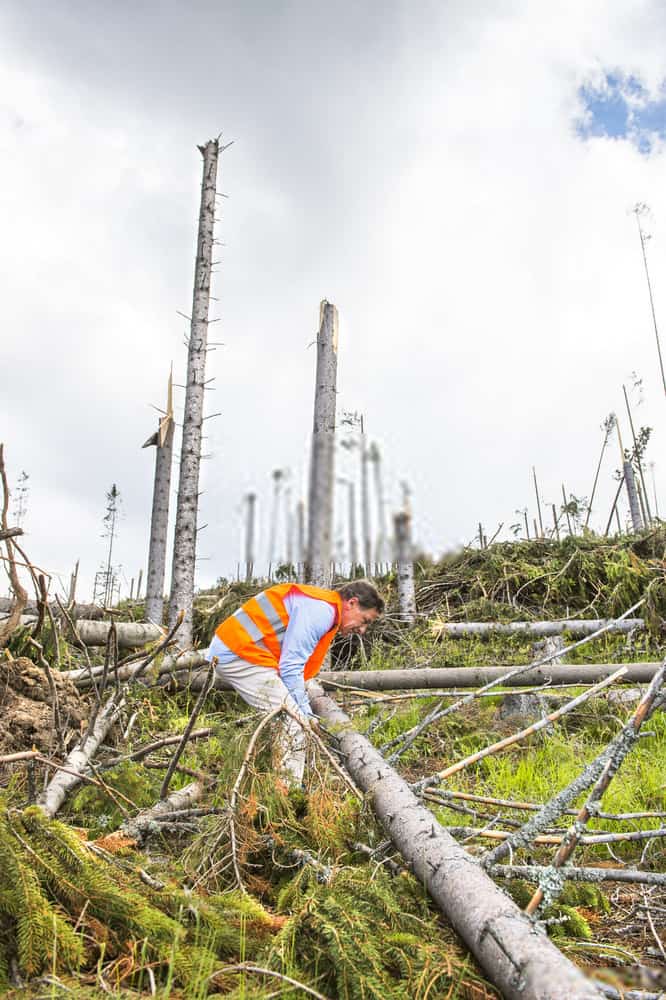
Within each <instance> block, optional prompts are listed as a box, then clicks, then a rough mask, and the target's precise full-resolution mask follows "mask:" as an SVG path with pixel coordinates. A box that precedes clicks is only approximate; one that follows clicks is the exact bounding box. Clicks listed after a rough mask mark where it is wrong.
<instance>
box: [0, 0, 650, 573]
mask: <svg viewBox="0 0 666 1000" xmlns="http://www.w3.org/2000/svg"><path fill="white" fill-rule="evenodd" d="M307 8H308V10H309V12H310V13H309V15H308V17H307V18H305V19H304V20H303V18H302V17H301V15H302V14H303V13H304V10H305V6H304V5H300V4H293V5H291V6H290V7H289V8H288V9H287V10H286V13H284V12H283V14H282V15H281V17H280V18H279V19H276V21H275V23H273V22H271V26H270V30H269V27H268V26H267V25H266V24H264V25H263V26H262V24H261V23H260V22H258V23H256V24H254V23H253V18H252V16H251V14H250V13H248V14H247V15H246V16H241V15H238V16H236V17H235V19H234V18H233V17H231V15H230V14H229V13H228V12H226V13H224V14H220V13H218V12H216V8H214V7H210V8H209V7H208V5H206V4H202V5H201V9H202V11H204V10H205V13H206V15H207V17H208V18H209V21H208V32H209V34H210V38H206V39H203V40H202V46H203V47H204V54H203V56H202V58H201V59H200V60H197V58H196V56H195V55H194V50H193V47H192V46H191V45H190V44H189V43H190V40H191V37H192V34H191V33H192V32H193V30H194V28H193V25H192V23H191V22H190V21H189V20H187V19H184V20H183V19H181V20H180V21H179V19H178V18H177V17H175V16H173V10H171V14H170V15H169V16H167V15H165V18H164V20H163V22H161V23H160V25H158V27H157V28H156V33H155V35H154V36H151V35H150V33H149V31H148V27H147V23H146V22H145V21H144V20H143V15H141V14H139V13H137V14H136V24H135V25H134V32H133V33H134V36H135V37H134V41H132V42H130V41H129V39H128V37H127V27H128V26H127V24H123V25H122V26H121V25H120V21H118V23H116V21H115V17H114V13H113V11H112V10H110V9H109V8H108V7H107V6H106V5H101V4H100V5H99V7H98V8H97V18H96V22H97V23H93V20H94V19H90V18H83V19H81V20H80V21H77V22H76V25H75V29H76V30H75V32H74V28H73V27H72V26H70V27H72V32H74V34H73V37H74V40H73V41H71V42H68V41H67V38H63V39H60V40H59V39H58V37H57V35H56V32H57V30H58V26H57V25H56V26H55V27H54V28H53V34H54V37H53V38H46V36H39V35H34V34H31V33H30V31H29V30H28V28H30V27H34V25H31V24H30V19H29V18H28V15H27V14H26V13H25V11H21V13H20V14H19V13H18V10H19V8H17V12H16V14H15V16H13V17H11V18H9V17H8V18H7V23H6V28H7V30H8V32H9V34H10V35H12V37H13V38H14V43H15V47H16V49H17V52H16V53H15V56H14V58H13V59H12V58H8V59H5V60H4V62H3V65H2V69H0V74H1V76H0V93H2V94H3V102H2V107H1V108H0V151H1V153H2V156H3V167H4V169H3V174H4V181H3V186H2V188H1V189H0V212H2V216H3V220H4V233H5V238H4V239H3V241H2V245H1V246H0V267H2V271H3V274H4V276H5V282H6V288H7V290H8V293H7V295H6V296H5V302H4V310H3V312H4V315H3V326H4V329H5V333H4V334H3V344H2V348H1V349H0V350H1V356H2V373H1V374H0V379H1V392H0V427H1V428H2V433H1V435H0V436H1V437H2V438H3V439H4V441H5V444H6V458H7V461H8V464H9V467H10V471H11V473H12V474H13V477H14V478H16V476H17V475H18V473H19V471H20V469H22V468H25V469H26V470H27V471H28V472H29V473H30V475H31V486H32V490H31V499H30V507H29V514H28V526H29V528H30V531H31V536H30V539H29V548H30V552H31V554H32V555H33V557H34V558H35V560H36V561H38V562H41V563H42V564H47V565H49V566H53V567H54V568H56V567H57V568H58V569H59V570H63V569H67V567H68V566H69V565H70V563H73V561H74V559H75V558H76V557H77V556H79V555H80V556H81V557H82V578H83V580H84V582H85V581H87V583H88V585H89V583H90V581H91V579H92V575H93V573H94V570H95V568H96V566H97V564H98V563H99V561H100V560H101V558H102V555H103V549H104V545H103V542H101V540H100V539H99V534H100V532H101V527H100V525H101V517H102V514H103V509H104V493H105V491H106V490H107V489H108V488H109V486H110V484H111V483H112V482H117V483H118V485H119V487H120V489H121V492H122V493H123V495H124V498H125V511H126V517H125V520H124V522H123V523H122V524H121V529H120V534H119V548H118V558H119V560H120V561H121V562H122V563H123V565H124V566H126V567H132V572H131V573H130V572H129V570H128V575H136V570H138V567H139V566H140V565H141V564H142V563H143V562H144V561H145V558H146V552H147V542H148V518H149V512H150V490H151V486H152V461H153V453H152V451H148V450H147V451H144V452H142V451H141V450H140V447H139V446H140V444H141V443H142V441H143V440H144V439H145V437H147V435H148V433H149V431H150V429H151V428H152V426H153V424H154V420H155V413H154V411H151V410H149V409H148V404H149V403H155V404H158V405H161V404H162V402H163V397H164V387H165V380H166V375H167V373H168V368H169V364H170V362H171V361H172V360H173V361H174V365H175V369H174V370H175V376H176V381H182V373H183V371H184V364H185V350H184V347H183V346H182V337H183V333H184V331H185V328H186V322H185V321H184V320H182V319H181V318H180V317H179V316H178V315H177V313H176V310H181V311H182V312H185V313H187V312H189V303H190V298H191V279H192V268H193V249H194V240H195V228H196V212H197V200H198V189H199V161H198V154H197V153H196V150H195V148H194V146H195V143H196V142H197V141H198V142H201V141H203V140H205V139H206V138H207V137H208V136H209V135H211V134H214V133H215V132H217V131H218V130H219V128H220V127H221V126H224V127H225V137H226V136H227V135H229V136H231V137H233V138H235V139H236V140H237V141H236V143H235V145H234V146H233V147H232V148H231V149H230V150H228V152H227V153H225V154H224V157H223V159H222V166H221V186H222V189H223V190H224V191H225V192H227V193H228V194H229V195H230V196H231V197H230V200H228V201H226V200H223V201H222V202H221V210H222V214H223V217H222V223H221V226H220V228H219V236H220V239H222V240H223V241H224V242H225V243H226V244H228V245H227V247H225V248H222V257H221V260H222V263H221V265H220V268H219V273H218V276H217V279H216V290H215V294H216V295H218V296H219V297H220V302H219V304H217V303H216V304H214V306H215V308H214V314H217V315H220V316H221V317H222V322H221V323H219V324H217V325H216V326H214V327H213V328H212V333H211V335H212V337H213V338H214V339H215V340H222V341H224V344H225V346H224V348H221V349H220V350H218V351H217V352H216V353H215V354H212V355H211V357H210V374H211V375H215V376H217V382H216V385H217V387H218V392H217V393H216V394H215V395H213V396H211V397H210V400H209V405H210V409H211V410H214V411H217V410H222V411H223V415H222V417H221V418H219V419H217V420H215V421H211V422H210V423H209V424H207V431H208V433H209V435H210V436H209V439H208V441H207V445H206V447H207V450H208V451H210V452H212V454H213V458H212V459H211V460H210V461H208V462H206V463H204V467H203V486H204V488H205V490H206V493H205V495H204V497H203V498H202V510H201V521H202V522H208V525H209V527H208V528H207V529H206V531H205V532H204V533H203V534H202V538H201V548H200V552H201V555H202V556H207V557H209V559H208V561H202V562H201V563H200V572H199V579H200V581H201V582H202V583H207V582H209V581H212V580H215V579H216V577H217V576H219V575H222V574H226V573H229V572H235V568H236V562H237V560H238V558H239V550H240V545H239V524H240V512H239V504H240V501H241V497H242V495H243V493H244V492H245V491H246V490H247V489H249V488H255V489H257V490H258V491H259V492H260V495H261V500H262V501H263V503H262V508H261V517H262V519H263V523H264V535H263V544H264V546H265V544H266V521H267V516H268V505H269V503H268V501H269V492H270V472H271V470H272V469H273V468H275V467H277V466H289V467H291V468H292V470H293V472H294V478H295V481H299V480H300V479H301V478H302V476H303V472H302V470H303V468H304V466H305V464H306V461H307V453H308V447H307V440H308V434H309V430H310V424H311V402H312V392H313V373H314V351H313V349H309V350H308V344H309V343H310V342H311V341H312V338H313V333H314V329H315V325H316V322H317V315H318V303H319V300H320V298H323V297H327V298H329V299H330V300H332V301H334V302H336V304H337V305H338V306H339V308H340V310H341V315H342V318H343V327H342V336H341V344H340V372H339V391H340V402H341V405H342V406H345V407H347V408H350V409H359V410H363V411H364V413H365V415H366V420H367V424H368V430H369V434H370V435H371V436H372V437H374V436H377V437H378V438H379V440H380V441H381V443H382V445H383V453H384V456H385V467H386V476H387V483H388V484H389V493H390V500H391V504H392V505H395V503H396V502H397V499H398V495H399V490H398V481H399V480H400V479H403V478H405V479H408V480H409V481H410V482H411V483H412V484H413V485H414V487H415V493H414V498H413V502H414V509H415V513H416V519H417V524H416V528H417V534H418V536H419V539H420V541H421V542H422V544H423V545H424V546H426V547H428V548H430V549H434V550H441V549H442V548H444V547H445V546H447V545H450V544H454V543H456V542H457V541H459V540H467V539H469V538H470V537H471V536H472V535H473V534H474V531H475V529H476V524H477V522H478V521H479V520H481V521H483V522H484V524H485V525H486V529H487V532H488V533H489V534H492V532H493V531H494V525H495V524H497V523H498V522H499V521H502V520H503V521H504V522H505V523H509V522H511V521H513V520H514V510H515V509H516V508H519V507H522V506H524V505H526V504H529V505H530V507H531V508H534V502H533V498H532V486H531V467H532V465H533V464H535V465H536V466H537V471H538V474H539V476H540V481H541V483H542V489H543V495H544V499H545V500H547V501H548V502H554V503H557V504H559V503H560V487H561V483H562V481H565V482H566V485H567V489H568V490H570V491H571V492H574V493H576V494H577V495H584V494H588V493H589V490H590V487H591V481H592V476H593V473H594V466H595V463H596V460H597V455H598V450H599V447H600V444H601V430H600V424H601V421H602V420H603V418H604V417H605V416H606V415H607V413H608V412H609V411H610V410H612V409H617V410H618V411H619V412H620V414H621V418H622V419H624V418H623V416H622V412H621V407H622V395H621V385H622V382H623V381H626V380H627V379H628V377H629V374H630V372H631V371H632V370H637V371H638V372H639V373H640V374H641V375H642V376H643V378H644V384H645V396H646V400H645V403H644V404H643V406H642V407H641V408H640V410H639V411H638V412H637V414H636V417H637V420H638V422H639V423H641V424H643V423H646V424H651V425H653V426H654V427H655V432H654V444H653V445H652V446H651V453H652V457H654V458H655V459H656V461H657V479H658V488H659V489H661V491H662V493H663V491H664V489H665V488H666V470H665V469H664V468H660V459H659V455H660V445H661V438H662V436H663V433H664V430H665V426H664V401H663V394H662V392H661V389H660V383H659V378H658V371H657V367H656V352H655V348H654V334H653V331H652V328H651V319H650V314H649V308H648V302H647V295H646V289H645V279H644V275H643V273H642V264H641V260H640V249H639V244H638V237H637V235H636V231H635V222H634V219H633V217H632V216H631V215H630V214H629V213H628V209H630V208H631V206H632V205H633V204H634V203H635V202H636V201H638V200H641V201H646V202H648V203H649V204H650V205H651V207H652V209H653V215H654V220H655V224H654V226H653V232H654V239H653V240H652V241H651V244H650V261H651V266H652V268H653V271H654V277H655V287H656V296H657V306H658V308H660V307H661V315H663V314H664V313H663V310H664V309H665V308H666V293H663V292H662V290H661V280H660V278H661V274H663V270H664V263H665V262H666V243H665V242H664V240H665V237H664V235H663V234H664V228H665V224H664V221H663V220H665V219H666V195H664V193H663V183H662V177H663V168H664V154H663V153H662V152H660V151H659V150H656V151H655V152H654V153H653V154H652V155H651V156H649V157H646V156H642V155H640V154H639V153H638V152H637V151H636V150H635V149H634V148H633V147H632V146H631V145H630V144H629V143H627V142H624V141H618V140H609V139H603V138H600V139H592V140H589V141H588V142H587V143H585V144H583V143H582V142H581V141H580V139H578V138H577V137H576V134H575V128H574V121H575V117H576V115H577V113H579V111H580V105H579V98H578V88H579V86H580V84H581V82H582V81H583V80H586V79H591V78H592V75H593V74H594V73H595V72H596V71H600V70H602V69H604V68H606V67H611V68H616V67H619V68H621V69H623V70H624V71H626V72H627V73H635V74H639V75H640V76H641V79H643V80H645V81H646V84H647V85H649V86H651V87H653V88H655V87H657V86H658V84H659V82H660V80H662V79H663V78H664V76H666V59H665V57H664V54H663V46H662V45H661V41H660V40H661V38H663V28H664V24H665V23H666V16H665V15H664V14H663V13H662V11H661V8H660V6H659V5H658V4H656V3H647V2H644V3H642V4H641V5H639V6H637V5H636V4H633V3H632V4H629V3H624V2H619V0H618V2H617V3H615V4H612V5H610V7H609V5H607V4H601V3H599V4H585V5H580V4H573V3H571V4H563V5H557V6H553V5H551V6H550V7H546V5H543V4H539V5H535V4H528V3H517V2H515V3H502V2H499V0H498V2H497V3H492V4H491V3H488V4H486V5H484V6H483V7H480V6H479V7H478V8H475V9H474V10H470V9H469V5H467V4H457V5H447V6H446V8H442V7H441V6H440V5H432V6H430V5H426V4H424V5H423V7H422V9H421V11H420V12H419V9H417V7H413V6H411V5H410V6H408V7H407V6H404V5H399V4H396V5H395V7H394V8H389V9H388V11H386V12H385V16H384V17H383V18H382V21H381V26H378V22H377V20H376V19H375V18H371V17H369V16H368V17H367V19H366V18H365V17H363V23H361V24H359V23H358V22H359V19H360V18H361V16H362V15H361V14H358V13H357V12H356V10H355V8H353V7H352V6H351V5H349V6H345V5H343V9H342V13H344V18H343V20H342V21H341V22H340V25H339V30H338V29H337V28H336V32H337V34H334V35H332V36H327V35H325V34H322V30H321V18H320V17H319V15H318V14H317V11H318V8H317V7H316V5H315V7H312V5H307ZM174 9H175V8H174ZM319 13H320V14H321V13H322V12H321V11H319ZM266 16H267V17H269V18H270V16H272V15H266ZM121 27H122V31H121ZM222 29H224V31H222ZM62 30H63V31H64V28H63V29H62ZM179 30H180V34H178V31H179ZM216 30H217V31H218V34H219V37H220V38H222V40H221V41H219V42H218V43H217V49H215V47H214V43H215V39H214V36H215V32H216ZM169 32H170V35H169V37H167V33H169ZM355 32H356V33H355ZM285 39H288V44H287V43H286V42H285ZM88 41H90V44H91V46H92V44H93V41H94V48H91V49H90V50H89V51H88V50H87V48H86V43H87V42H88ZM57 42H59V44H60V48H58V46H57V45H56V43H57ZM281 42H285V44H286V45H287V47H286V48H285V46H284V45H282V46H281V44H280V43H281ZM68 45H69V47H68ZM142 46H143V47H142ZM174 46H175V47H176V48H177V52H178V55H177V59H175V60H174V59H173V56H172V54H171V55H170V53H173V51H174ZM207 46H209V47H210V48H209V49H208V48H206V47H207ZM214 51H216V52H217V58H216V59H214V58H211V55H212V53H213V52H214ZM285 51H287V52H288V57H287V58H286V61H285V58H284V55H283V53H284V52H285ZM91 53H92V54H91ZM121 57H122V58H121ZM123 60H124V61H123ZM170 60H171V61H170ZM625 423H626V421H625ZM625 436H626V431H625ZM614 454H615V453H614V452H613V455H614ZM616 464H617V461H616V459H615V458H614V457H612V455H611V452H610V450H609V455H608V458H607V462H606V467H605V469H604V474H603V488H602V495H601V502H600V505H599V509H598V514H597V516H596V518H595V523H596V524H597V525H599V524H600V523H601V522H603V521H604V520H605V517H606V515H607V510H608V509H609V508H610V501H611V495H612V492H613V489H614V484H613V482H612V480H611V478H610V470H611V469H612V468H613V467H614V466H615V465H616ZM176 481H177V470H176V469H174V483H175V482H176ZM49 511H53V512H57V530H54V518H53V516H51V515H49V513H48V512H49ZM662 513H663V511H662ZM264 555H265V552H264Z"/></svg>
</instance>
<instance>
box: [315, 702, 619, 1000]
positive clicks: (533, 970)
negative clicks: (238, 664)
mask: <svg viewBox="0 0 666 1000" xmlns="http://www.w3.org/2000/svg"><path fill="white" fill-rule="evenodd" d="M310 695H311V702H312V706H313V709H314V711H315V712H316V713H317V715H319V716H320V717H321V718H322V719H323V720H324V721H325V723H326V724H327V726H328V728H330V729H334V730H335V731H336V736H337V739H338V741H339V748H340V750H341V752H342V754H343V756H344V758H345V763H346V767H347V769H348V771H349V772H350V774H351V776H352V777H353V779H354V781H355V783H356V784H357V785H358V786H359V787H360V788H361V789H362V790H363V791H364V792H365V793H366V794H367V795H368V796H369V799H370V801H371V803H372V807H373V809H374V811H375V814H376V815H377V818H378V820H379V822H380V823H381V825H382V827H383V828H384V830H385V831H386V833H387V834H388V836H389V837H390V838H391V840H392V842H393V843H394V845H395V846H396V848H397V849H398V850H399V851H400V853H401V854H402V856H403V857H404V858H405V860H406V861H407V862H408V863H409V864H410V866H411V868H412V870H413V872H414V874H415V876H416V877H417V878H418V879H419V881H421V882H422V883H423V884H424V886H425V887H426V888H427V889H428V891H429V893H430V895H431V896H432V898H433V900H434V901H435V903H436V904H437V906H438V907H439V908H440V909H441V910H442V912H443V913H444V914H445V915H446V917H447V918H448V920H449V921H450V922H451V924H452V925H453V926H454V928H455V929H456V931H457V932H458V934H459V935H460V936H461V938H462V939H463V940H464V942H465V944H466V945H467V947H468V948H469V949H470V950H471V951H472V952H473V954H474V956H475V957H476V959H477V961H478V962H479V964H480V965H481V966H482V968H483V969H484V970H485V972H486V974H487V975H488V976H489V977H490V979H491V980H492V982H493V983H494V984H495V985H496V986H497V988H498V989H499V990H501V992H502V994H503V996H504V997H506V998H507V1000H571V998H572V997H576V998H577V1000H588V998H590V1000H591V998H593V997H594V998H598V997H599V996H600V993H599V991H598V989H597V988H596V986H595V985H594V984H593V983H591V982H590V981H589V980H588V979H587V978H586V977H585V976H584V975H583V973H582V972H581V971H580V970H579V969H577V968H576V966H574V965H573V964H572V963H571V962H570V961H569V960H568V959H567V958H565V956H564V955H562V953H561V952H560V951H559V950H558V949H557V948H556V947H555V945H554V944H552V943H551V942H550V941H549V940H548V939H547V938H546V937H545V936H544V935H542V934H540V933H539V932H538V931H537V929H536V926H535V924H534V923H533V922H531V921H530V920H529V918H527V917H526V916H525V915H524V914H523V913H522V912H521V911H520V910H519V908H518V907H517V906H516V905H515V904H514V903H513V902H512V901H511V900H510V899H509V898H508V897H507V896H505V895H504V893H503V892H502V891H501V890H500V889H499V888H498V887H497V886H496V885H495V884H494V882H493V881H492V880H491V879H490V878H488V876H487V875H486V874H485V873H484V872H483V871H482V870H481V868H480V867H479V866H478V865H477V864H476V863H475V861H474V860H473V858H471V857H470V856H469V855H468V854H467V853H466V852H465V850H464V849H463V848H461V847H460V846H459V845H458V844H457V843H456V842H455V841H454V840H453V838H452V837H451V836H449V834H448V833H447V832H446V830H445V829H444V828H443V827H442V826H440V825H439V823H437V821H436V820H435V819H434V817H433V815H432V814H431V813H430V812H429V811H428V809H426V808H425V806H423V805H422V804H421V803H420V802H419V801H418V799H417V798H416V797H415V796H414V794H413V793H412V792H411V791H410V789H409V787H408V785H407V784H406V782H405V781H403V779H402V778H401V777H400V775H399V774H398V773H397V772H396V771H395V770H394V769H393V768H392V767H390V766H389V765H388V764H387V763H386V761H385V760H384V758H383V757H382V756H381V754H379V753H378V752H377V751H376V750H375V749H374V747H373V746H372V745H371V744H370V743H369V742H368V740H366V739H365V737H363V736H361V735H360V733H357V732H356V730H354V728H353V727H352V725H351V722H350V720H349V718H348V717H347V716H346V715H345V713H344V712H342V711H341V710H340V709H339V708H338V706H337V705H336V704H335V702H333V701H332V700H331V699H330V698H328V697H327V696H326V695H325V694H324V692H323V689H322V688H321V686H320V685H319V684H317V683H316V682H310Z"/></svg>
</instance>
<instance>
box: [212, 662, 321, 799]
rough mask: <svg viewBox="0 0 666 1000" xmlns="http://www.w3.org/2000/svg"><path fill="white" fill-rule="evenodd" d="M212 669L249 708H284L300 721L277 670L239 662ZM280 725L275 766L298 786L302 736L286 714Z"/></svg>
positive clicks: (296, 709) (269, 709)
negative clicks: (276, 763) (277, 757)
mask: <svg viewBox="0 0 666 1000" xmlns="http://www.w3.org/2000/svg"><path fill="white" fill-rule="evenodd" d="M215 670H216V673H218V674H219V676H220V677H222V678H224V680H225V681H227V682H228V683H229V684H231V686H232V688H233V689H234V691H236V692H237V693H238V694H239V695H240V696H241V698H242V699H243V701H246V702H247V703H248V705H252V707H253V708H258V709H260V710H261V711H263V712H272V711H273V709H275V708H279V707H280V706H281V705H286V706H287V707H288V708H289V709H290V710H291V711H292V712H293V713H294V714H295V715H298V716H300V717H301V718H304V716H302V714H301V711H300V709H299V708H298V705H297V704H296V702H295V701H294V699H293V698H292V697H291V695H290V694H289V691H288V690H287V688H286V687H285V685H284V683H283V681H282V679H281V678H280V675H279V674H278V672H277V670H273V669H272V668H271V667H258V666H256V665H255V664H254V663H248V662H247V661H246V660H241V659H235V660H231V662H230V663H218V665H217V667H216V668H215ZM280 726H281V730H282V732H281V735H280V737H279V741H278V742H279V746H278V750H279V758H280V759H279V761H278V767H279V768H280V770H281V771H282V772H283V773H284V776H285V778H286V779H287V780H288V781H289V782H290V783H292V784H300V783H301V782H302V780H303V772H304V770H305V734H304V732H303V729H302V727H301V726H299V724H298V722H297V721H296V720H295V719H292V717H291V716H290V715H286V714H285V715H284V716H283V719H282V721H281V723H280Z"/></svg>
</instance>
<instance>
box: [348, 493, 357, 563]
mask: <svg viewBox="0 0 666 1000" xmlns="http://www.w3.org/2000/svg"><path fill="white" fill-rule="evenodd" d="M347 496H348V499H347V502H348V505H349V510H348V511H347V516H348V519H349V561H350V563H351V575H352V576H353V575H354V574H355V572H356V567H357V566H358V535H357V533H356V487H355V485H354V481H353V479H350V480H349V482H348V483H347Z"/></svg>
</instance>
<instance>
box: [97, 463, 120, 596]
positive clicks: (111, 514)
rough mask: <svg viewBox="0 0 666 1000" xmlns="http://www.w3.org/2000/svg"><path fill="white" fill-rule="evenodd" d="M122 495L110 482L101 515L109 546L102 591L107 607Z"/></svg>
mask: <svg viewBox="0 0 666 1000" xmlns="http://www.w3.org/2000/svg"><path fill="white" fill-rule="evenodd" d="M121 504H122V496H121V495H120V490H119V489H118V487H117V486H116V484H115V483H112V484H111V489H110V490H109V491H108V493H107V494H106V509H105V512H104V517H103V519H102V520H103V524H104V531H103V533H102V537H103V538H108V540H109V548H108V551H107V554H106V569H105V570H104V593H103V599H102V600H103V604H104V607H105V608H107V607H109V605H110V604H111V601H112V599H113V590H114V585H115V571H114V569H113V543H114V542H115V540H116V536H117V534H118V520H119V518H120V505H121Z"/></svg>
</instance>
